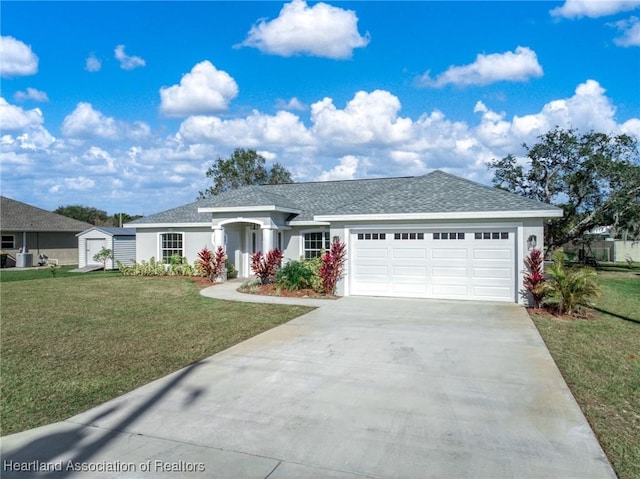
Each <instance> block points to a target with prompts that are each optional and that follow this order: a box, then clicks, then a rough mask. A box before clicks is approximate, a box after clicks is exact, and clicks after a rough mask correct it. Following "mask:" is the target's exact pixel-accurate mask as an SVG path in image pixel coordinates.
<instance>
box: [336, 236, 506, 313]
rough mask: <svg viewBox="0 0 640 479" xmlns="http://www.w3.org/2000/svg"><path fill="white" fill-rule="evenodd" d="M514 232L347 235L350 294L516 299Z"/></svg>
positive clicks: (489, 299)
mask: <svg viewBox="0 0 640 479" xmlns="http://www.w3.org/2000/svg"><path fill="white" fill-rule="evenodd" d="M515 236H516V233H515V230H513V229H511V230H510V229H500V228H498V229H496V228H477V229H455V228H452V229H428V230H427V229H413V230H401V229H399V230H366V231H364V230H363V231H357V230H356V231H353V232H352V234H351V254H350V257H351V259H350V263H349V266H350V281H351V284H350V287H351V294H355V295H368V296H404V297H417V298H444V299H474V300H488V301H510V302H515V301H516V295H515V276H516V274H515Z"/></svg>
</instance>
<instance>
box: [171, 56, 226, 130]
mask: <svg viewBox="0 0 640 479" xmlns="http://www.w3.org/2000/svg"><path fill="white" fill-rule="evenodd" d="M237 95H238V85H237V84H236V82H235V80H234V79H233V78H232V77H231V76H230V75H229V74H228V73H227V72H225V71H222V70H218V69H216V67H215V66H213V64H212V63H211V62H210V61H208V60H205V61H203V62H200V63H198V64H197V65H195V66H194V67H193V68H192V69H191V72H190V73H187V74H185V75H184V76H183V77H182V79H181V80H180V85H173V86H170V87H163V88H161V89H160V98H161V104H160V111H161V112H162V113H163V114H165V115H167V116H173V117H180V116H189V115H198V114H210V113H218V112H222V111H225V110H226V109H227V107H228V105H229V102H230V101H231V100H233V99H234V98H235V97H236V96H237Z"/></svg>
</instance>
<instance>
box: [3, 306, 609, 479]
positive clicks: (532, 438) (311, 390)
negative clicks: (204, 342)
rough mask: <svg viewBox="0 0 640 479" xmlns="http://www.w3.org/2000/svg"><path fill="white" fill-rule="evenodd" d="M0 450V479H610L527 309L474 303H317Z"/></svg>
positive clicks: (15, 437)
mask: <svg viewBox="0 0 640 479" xmlns="http://www.w3.org/2000/svg"><path fill="white" fill-rule="evenodd" d="M2 449H3V451H2V452H3V458H2V459H3V470H2V472H3V474H2V477H40V476H37V475H36V476H34V475H33V474H26V473H14V474H8V472H9V470H7V461H14V462H13V463H11V464H24V463H26V462H27V461H34V460H39V461H41V462H40V463H39V464H40V465H41V467H46V468H49V469H55V468H59V469H62V471H53V472H51V473H43V475H42V477H82V478H86V477H114V478H115V477H118V478H122V477H141V478H142V477H144V478H147V477H189V478H198V477H215V478H235V479H241V478H260V479H264V478H269V479H282V478H362V477H374V478H465V477H468V478H500V477H504V478H513V477H518V478H560V477H561V478H571V477H575V478H580V479H587V478H615V474H614V473H613V471H612V469H611V467H610V465H609V463H608V461H607V459H606V457H605V455H604V454H603V452H602V450H601V448H600V446H599V444H598V442H597V441H596V439H595V437H594V435H593V433H592V431H591V429H590V428H589V426H588V424H587V422H586V421H585V419H584V417H583V415H582V413H581V412H580V409H579V408H578V406H577V404H576V403H575V401H574V399H573V397H572V396H571V393H570V392H569V390H568V389H567V386H566V385H565V383H564V381H563V380H562V378H561V376H560V374H559V372H558V370H557V369H556V367H555V365H554V363H553V361H552V359H551V357H550V356H549V353H548V351H547V349H546V348H545V346H544V344H543V342H542V340H541V339H540V336H539V335H538V333H537V331H536V329H535V327H534V326H533V324H532V323H531V321H530V319H529V318H528V316H527V314H526V312H525V310H524V309H522V308H520V307H518V306H516V305H509V304H493V303H492V304H490V303H477V302H453V301H431V300H411V299H407V300H405V299H402V300H401V299H388V298H358V297H348V298H343V299H341V300H339V301H333V302H328V304H327V305H326V306H323V307H321V308H319V309H317V310H315V311H313V312H311V313H310V314H307V315H305V316H302V317H300V318H297V319H295V320H293V321H290V322H289V323H287V324H285V325H282V326H279V327H277V328H275V329H272V330H270V331H267V332H266V333H263V334H261V335H259V336H257V337H254V338H252V339H250V340H248V341H245V342H243V343H241V344H238V345H237V346H235V347H233V348H230V349H228V350H226V351H224V352H221V353H219V354H216V355H215V356H212V357H210V358H208V359H206V360H204V361H202V362H201V363H198V364H196V365H194V366H191V367H189V368H186V369H184V370H182V371H179V372H176V373H174V374H172V375H170V376H168V377H165V378H162V379H160V380H158V381H155V382H153V383H150V384H148V385H146V386H144V387H141V388H139V389H137V390H135V391H132V392H131V393H129V394H126V395H124V396H122V397H119V398H117V399H115V400H113V401H110V402H108V403H106V404H104V405H102V406H100V407H98V408H95V409H92V410H90V411H88V412H86V413H83V414H80V415H78V416H75V417H73V418H71V419H69V420H67V421H64V422H62V423H58V424H54V425H51V426H46V427H44V428H39V429H36V430H32V431H27V432H24V433H20V434H16V435H13V436H8V437H5V438H3V439H2ZM69 459H70V460H72V464H71V467H70V468H69V466H70V464H69V463H67V462H66V461H67V460H69ZM61 461H62V462H61ZM42 465H44V466H42ZM74 465H77V467H76V466H74ZM81 467H83V468H84V469H85V471H88V472H78V469H79V468H81ZM74 468H75V472H73V469H74ZM106 469H111V472H108V471H107V472H102V471H104V470H106ZM167 471H173V472H167Z"/></svg>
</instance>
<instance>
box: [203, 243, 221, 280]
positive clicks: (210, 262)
mask: <svg viewBox="0 0 640 479" xmlns="http://www.w3.org/2000/svg"><path fill="white" fill-rule="evenodd" d="M226 261H227V254H226V253H225V252H224V248H223V247H222V246H218V248H217V249H216V252H215V253H213V252H212V251H211V250H210V249H209V248H207V247H206V246H205V247H204V248H202V249H201V250H200V251H199V252H198V259H197V260H196V268H198V271H200V273H201V274H202V275H203V276H206V277H207V278H209V280H210V281H213V280H214V279H215V278H222V277H223V275H224V268H225V262H226Z"/></svg>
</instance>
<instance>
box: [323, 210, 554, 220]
mask: <svg viewBox="0 0 640 479" xmlns="http://www.w3.org/2000/svg"><path fill="white" fill-rule="evenodd" d="M562 216H563V211H562V210H561V209H553V210H525V211H453V212H434V213H401V214H395V213H394V214H359V215H317V216H314V217H313V218H314V220H316V221H328V222H331V221H395V220H401V221H402V220H444V219H458V220H460V219H486V218H491V219H499V218H560V217H562Z"/></svg>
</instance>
